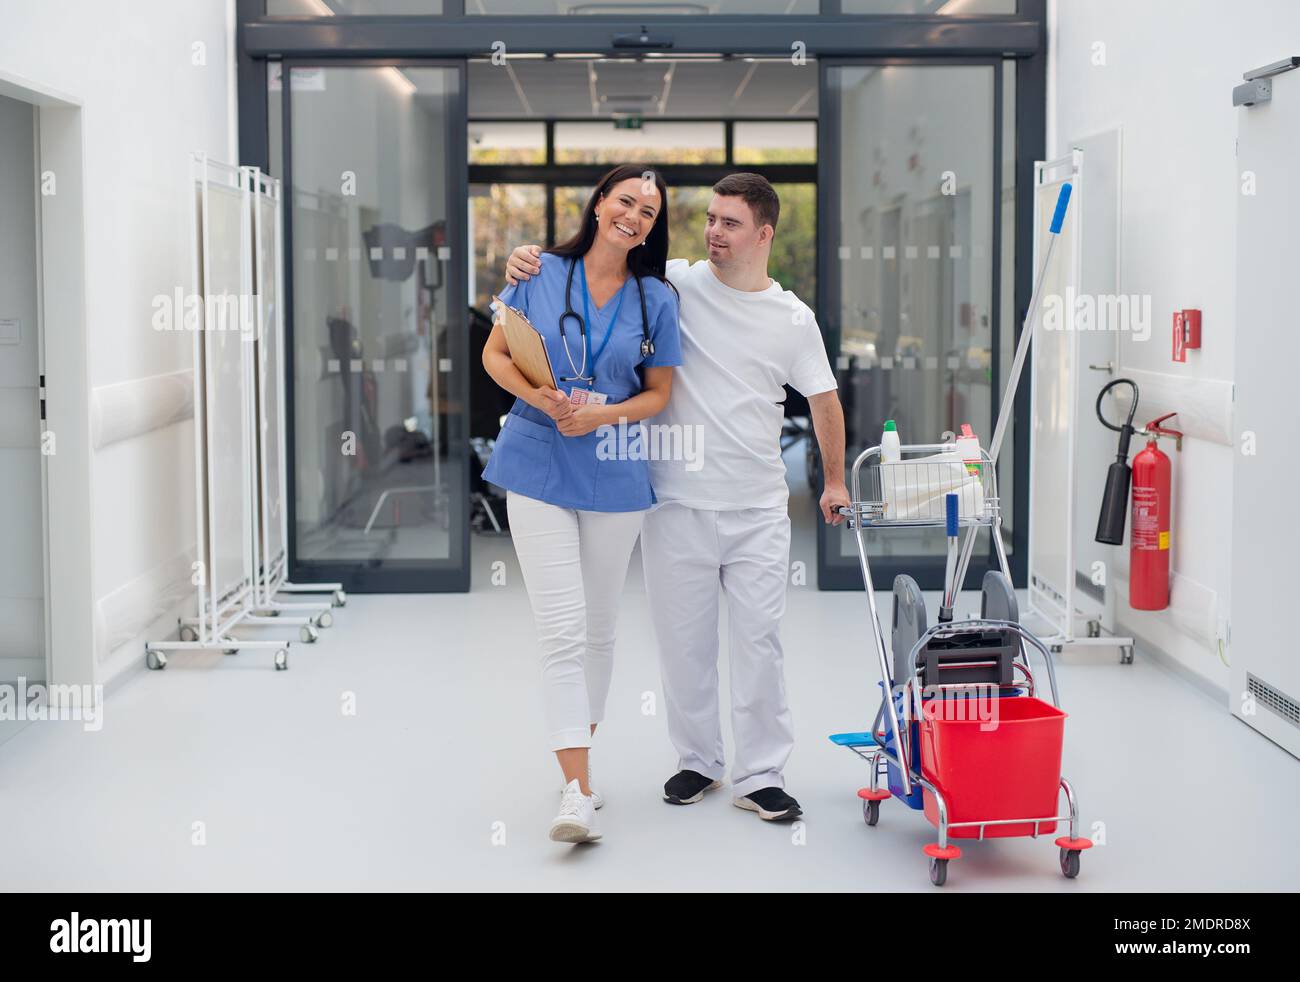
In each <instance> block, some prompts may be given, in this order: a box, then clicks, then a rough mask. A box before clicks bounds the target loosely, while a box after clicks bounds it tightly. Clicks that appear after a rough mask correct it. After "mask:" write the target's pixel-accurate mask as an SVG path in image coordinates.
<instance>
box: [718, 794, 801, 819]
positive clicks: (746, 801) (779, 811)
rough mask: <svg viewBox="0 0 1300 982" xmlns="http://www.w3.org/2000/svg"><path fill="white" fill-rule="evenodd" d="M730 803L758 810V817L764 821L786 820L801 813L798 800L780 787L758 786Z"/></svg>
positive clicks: (747, 809)
mask: <svg viewBox="0 0 1300 982" xmlns="http://www.w3.org/2000/svg"><path fill="white" fill-rule="evenodd" d="M731 803H732V804H733V805H735V806H736V807H737V808H743V809H745V810H746V811H751V812H758V817H759V818H761V819H762V820H763V821H765V822H781V821H788V820H789V819H792V818H798V817H799V816H800V815H802V814H803V812H802V811H801V810H800V808H799V802H797V801H795V800H794V799H793V798H791V797H790V796H789V795H788V794H786V793H785V792H784V791H782V790H781V789H780V788H759V789H758V790H757V791H755V792H754V793H753V794H747V795H745V797H743V798H733V799H732V802H731Z"/></svg>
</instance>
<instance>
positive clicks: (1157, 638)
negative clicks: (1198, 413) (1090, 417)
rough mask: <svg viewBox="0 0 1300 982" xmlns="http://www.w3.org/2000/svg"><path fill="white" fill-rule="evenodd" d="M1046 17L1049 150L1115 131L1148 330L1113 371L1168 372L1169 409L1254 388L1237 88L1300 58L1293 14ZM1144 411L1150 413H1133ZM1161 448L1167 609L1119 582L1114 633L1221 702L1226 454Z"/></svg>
mask: <svg viewBox="0 0 1300 982" xmlns="http://www.w3.org/2000/svg"><path fill="white" fill-rule="evenodd" d="M1053 14H1054V22H1053V23H1052V25H1051V27H1050V40H1049V44H1050V45H1051V58H1050V68H1049V73H1050V75H1051V76H1052V81H1051V82H1049V104H1048V134H1049V143H1050V145H1049V147H1048V156H1049V157H1059V156H1061V155H1063V154H1065V153H1067V152H1068V150H1069V145H1070V142H1071V141H1073V140H1077V139H1080V138H1082V137H1085V136H1088V135H1090V134H1093V133H1097V132H1100V131H1103V130H1109V129H1112V128H1115V127H1119V128H1120V129H1121V131H1122V139H1123V168H1122V176H1121V187H1122V192H1121V194H1122V201H1121V213H1122V218H1121V222H1122V227H1121V235H1120V239H1121V241H1120V248H1121V272H1120V292H1122V293H1126V294H1149V295H1150V297H1151V307H1152V334H1151V338H1150V340H1149V341H1147V342H1145V343H1142V342H1139V341H1137V340H1135V339H1134V338H1133V337H1130V336H1128V335H1123V336H1122V337H1121V341H1120V368H1121V372H1120V374H1124V372H1125V371H1133V370H1137V371H1144V372H1153V373H1159V374H1161V375H1164V376H1169V377H1170V378H1171V380H1172V386H1171V389H1172V392H1173V393H1174V399H1175V401H1177V400H1179V399H1182V400H1184V401H1185V403H1186V404H1188V405H1190V404H1191V403H1192V402H1193V401H1194V400H1195V399H1196V397H1197V396H1198V394H1200V393H1203V392H1204V391H1205V390H1206V389H1207V388H1208V387H1209V386H1208V383H1211V382H1221V383H1233V382H1235V383H1237V384H1248V382H1249V380H1248V379H1236V378H1235V373H1234V368H1233V361H1234V359H1233V352H1234V348H1235V346H1236V345H1237V344H1239V343H1241V342H1242V340H1243V339H1242V338H1240V337H1239V336H1238V335H1237V332H1236V325H1235V323H1234V321H1235V314H1236V292H1235V261H1236V250H1235V236H1236V206H1237V200H1236V196H1237V194H1238V193H1239V189H1240V180H1239V176H1238V174H1237V172H1236V166H1235V160H1234V153H1235V146H1234V143H1235V137H1236V127H1237V121H1236V113H1237V110H1235V109H1234V108H1233V106H1232V88H1233V86H1234V84H1236V83H1238V82H1240V81H1241V74H1242V72H1244V71H1246V70H1248V69H1250V68H1254V67H1258V66H1260V65H1264V64H1268V63H1270V62H1273V61H1277V60H1278V59H1280V58H1283V57H1286V56H1288V55H1292V54H1295V53H1296V52H1295V50H1294V49H1295V48H1297V46H1298V45H1297V42H1298V41H1300V5H1297V4H1295V3H1294V2H1292V0H1253V2H1252V3H1250V4H1248V5H1244V6H1240V7H1239V6H1234V5H1231V4H1225V3H1222V2H1215V0H1143V2H1141V3H1133V2H1131V0H1130V2H1121V0H1056V2H1055V3H1054V8H1053ZM1101 46H1104V48H1103V47H1101ZM1103 56H1104V64H1097V63H1096V62H1097V61H1099V60H1101V59H1102V57H1103ZM1084 167H1085V179H1086V168H1087V164H1086V162H1085V165H1084ZM1186 307H1198V308H1200V309H1201V311H1202V318H1203V348H1202V349H1201V350H1200V351H1193V352H1189V354H1188V358H1187V362H1186V364H1180V363H1176V362H1174V361H1173V360H1172V358H1171V351H1170V344H1171V342H1170V331H1171V317H1172V314H1173V311H1174V310H1180V309H1183V308H1186ZM1138 416H1139V420H1140V421H1145V420H1146V419H1148V418H1149V414H1147V413H1146V412H1145V411H1144V410H1143V409H1142V408H1141V407H1140V408H1139V413H1138ZM1170 425H1174V426H1177V425H1178V421H1177V420H1172V421H1170ZM1141 444H1142V441H1135V448H1134V449H1135V451H1136V450H1137V449H1139V448H1140V446H1141ZM1164 449H1165V450H1166V451H1167V452H1168V453H1170V455H1171V456H1172V457H1173V458H1174V470H1175V491H1174V498H1175V508H1174V515H1173V530H1172V532H1173V535H1172V539H1173V546H1172V563H1173V570H1174V574H1175V579H1174V584H1173V591H1174V596H1173V598H1172V604H1173V606H1172V607H1171V610H1169V611H1165V612H1160V613H1142V612H1135V611H1132V610H1131V609H1129V608H1128V606H1127V602H1126V601H1127V582H1126V580H1125V581H1124V582H1122V583H1121V584H1120V591H1119V592H1120V597H1121V601H1120V605H1119V618H1118V619H1119V626H1120V627H1121V629H1123V630H1124V631H1126V632H1132V633H1134V634H1136V635H1137V636H1138V638H1139V651H1143V650H1147V651H1152V652H1156V653H1158V654H1163V655H1164V656H1167V657H1168V658H1170V659H1172V660H1173V663H1174V664H1176V665H1177V666H1180V667H1181V668H1183V669H1186V670H1187V671H1188V672H1190V673H1192V675H1193V677H1194V678H1196V679H1197V680H1199V681H1201V682H1203V683H1205V684H1206V685H1208V686H1210V687H1212V688H1213V689H1215V690H1217V691H1219V692H1220V693H1221V694H1226V691H1227V687H1228V670H1227V668H1226V667H1225V665H1224V663H1223V661H1222V660H1221V659H1220V656H1219V653H1218V644H1217V640H1218V639H1217V634H1218V633H1219V628H1220V625H1221V622H1223V621H1226V620H1227V618H1228V616H1229V604H1230V600H1231V583H1230V577H1229V560H1230V556H1231V551H1230V550H1231V542H1230V541H1229V539H1230V529H1231V525H1230V523H1229V521H1228V516H1229V515H1230V511H1229V509H1230V508H1231V507H1232V463H1233V457H1232V454H1233V453H1234V449H1233V447H1232V446H1230V445H1229V444H1228V442H1226V440H1225V442H1217V441H1213V440H1207V439H1189V440H1185V441H1184V443H1183V451H1182V453H1181V454H1178V453H1175V452H1174V450H1173V447H1172V446H1168V447H1164ZM1103 466H1104V465H1103ZM1085 473H1086V472H1085ZM1095 477H1096V479H1097V480H1101V469H1100V468H1099V469H1098V470H1097V473H1096V475H1095ZM1085 518H1087V516H1085ZM1114 560H1115V567H1116V569H1117V571H1118V573H1119V574H1120V575H1121V577H1127V565H1128V563H1127V560H1128V552H1127V549H1126V548H1124V549H1116V550H1115V551H1114Z"/></svg>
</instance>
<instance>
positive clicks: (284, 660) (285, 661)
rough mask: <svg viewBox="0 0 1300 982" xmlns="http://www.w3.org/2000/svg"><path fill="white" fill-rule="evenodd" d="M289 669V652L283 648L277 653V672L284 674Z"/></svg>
mask: <svg viewBox="0 0 1300 982" xmlns="http://www.w3.org/2000/svg"><path fill="white" fill-rule="evenodd" d="M288 667H289V652H287V651H285V650H284V649H283V648H281V649H280V650H279V651H277V652H276V653H275V670H276V671H277V672H283V671H284V670H285V669H287V668H288Z"/></svg>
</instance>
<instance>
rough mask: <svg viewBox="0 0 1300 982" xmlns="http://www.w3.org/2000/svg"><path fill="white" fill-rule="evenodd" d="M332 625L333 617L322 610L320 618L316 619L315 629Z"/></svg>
mask: <svg viewBox="0 0 1300 982" xmlns="http://www.w3.org/2000/svg"><path fill="white" fill-rule="evenodd" d="M333 623H334V615H333V614H331V613H330V612H329V611H328V610H322V611H321V613H320V616H319V617H317V618H316V626H317V627H330V626H331V625H332V624H333Z"/></svg>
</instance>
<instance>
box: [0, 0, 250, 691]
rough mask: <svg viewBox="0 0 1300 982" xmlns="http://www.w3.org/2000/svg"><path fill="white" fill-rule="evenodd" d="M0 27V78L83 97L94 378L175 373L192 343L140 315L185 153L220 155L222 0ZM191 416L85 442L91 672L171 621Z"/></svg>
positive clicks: (71, 11) (124, 663)
mask: <svg viewBox="0 0 1300 982" xmlns="http://www.w3.org/2000/svg"><path fill="white" fill-rule="evenodd" d="M0 24H3V30H0V73H5V74H7V75H9V76H11V77H17V78H18V79H26V80H30V81H31V82H33V83H35V84H37V85H41V86H45V87H48V88H51V89H56V90H59V91H61V92H63V93H66V94H67V95H68V96H70V97H72V98H73V99H75V100H77V101H79V102H80V103H81V106H82V113H81V116H82V127H83V129H82V133H83V149H84V164H85V169H84V186H83V189H84V212H85V213H84V228H85V301H86V330H87V335H88V339H89V340H88V345H89V351H88V355H89V385H90V388H91V389H92V390H99V389H101V388H102V387H105V386H112V385H121V384H126V385H128V386H130V385H131V384H133V383H137V382H140V381H141V380H144V379H148V378H151V377H155V376H161V375H167V374H170V373H175V372H183V371H187V370H188V369H189V368H190V364H191V347H190V345H191V338H190V337H189V335H187V334H184V333H183V332H178V333H175V334H169V333H160V332H156V331H154V330H153V329H152V327H151V317H152V315H153V311H154V308H153V298H154V297H155V296H158V295H171V294H172V293H173V291H174V290H175V289H176V288H177V287H180V288H182V289H184V290H186V291H189V289H190V279H191V277H190V268H189V265H190V264H189V256H190V246H189V242H190V226H189V213H188V210H187V208H188V203H189V201H190V200H191V198H190V195H189V192H188V184H189V175H190V169H189V167H190V163H189V158H190V154H191V152H193V151H206V152H207V153H208V154H210V155H211V156H213V157H215V158H217V159H222V160H225V159H228V158H229V156H230V154H231V146H232V145H233V135H232V133H231V130H230V127H229V120H230V119H231V118H232V117H231V114H230V105H229V95H228V93H229V92H230V81H231V77H230V66H229V59H230V38H229V37H228V34H227V32H228V27H227V25H228V6H227V2H226V0H42V2H29V0H0ZM200 45H201V46H202V48H201V49H200V48H199V46H200ZM196 61H201V62H202V63H201V64H196ZM47 344H48V338H47ZM49 384H50V386H58V385H59V384H60V380H59V379H57V378H51V379H50V380H49ZM146 388H147V387H146ZM115 391H117V392H119V393H121V392H123V391H124V390H122V389H117V390H115ZM125 391H127V392H128V393H129V391H130V389H129V388H128V389H127V390H125ZM92 394H93V393H92ZM93 401H94V400H93V398H92V404H93ZM190 426H191V424H190V421H189V420H188V419H183V420H180V421H177V422H172V423H170V424H169V425H163V426H161V427H160V428H157V429H153V430H149V431H147V432H142V433H137V434H135V435H132V436H130V437H129V438H128V439H125V440H123V441H121V442H117V443H112V444H110V445H107V446H104V447H102V448H101V449H99V450H97V451H95V452H94V456H93V460H92V463H91V473H92V509H93V534H92V541H91V542H89V543H87V557H88V561H90V562H93V569H92V571H91V572H92V578H91V579H92V583H93V591H94V595H95V596H94V601H95V603H96V604H97V605H98V608H99V623H98V624H97V628H96V645H95V646H96V658H97V668H96V681H98V682H106V681H108V680H109V679H111V678H112V677H113V676H114V675H116V674H118V673H119V672H121V671H122V670H124V669H126V668H128V667H132V666H136V665H140V664H142V662H143V652H142V644H143V641H144V640H146V639H147V637H154V638H157V637H161V634H160V631H164V632H165V631H166V630H167V623H166V622H167V621H168V620H169V619H170V620H171V621H172V626H173V627H174V617H175V610H174V609H173V610H172V611H171V613H170V615H169V616H165V617H161V618H159V616H158V615H160V614H162V613H163V611H162V610H161V609H160V601H159V598H167V600H168V602H174V601H175V600H176V599H177V597H176V593H175V592H174V591H175V588H176V585H177V580H178V579H179V578H180V576H181V574H182V573H184V572H185V570H184V563H183V558H184V557H185V556H186V555H187V554H188V553H189V552H190V551H192V550H193V548H194V519H193V510H194V505H193V495H194V487H193V478H194V466H193V443H192V438H191V430H190ZM51 520H52V521H56V520H57V516H52V518H51ZM187 582H188V579H187V575H186V580H185V583H187ZM182 585H184V584H182ZM151 621H157V623H150V622H151Z"/></svg>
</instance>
